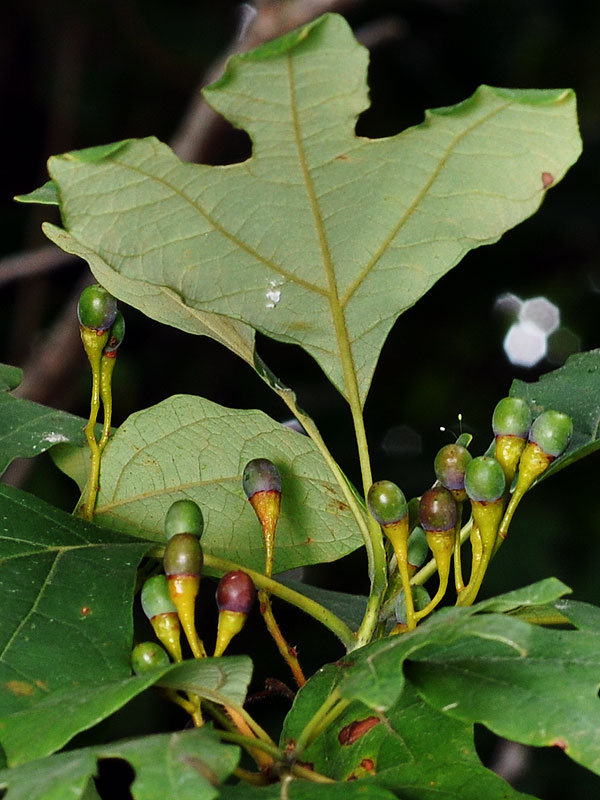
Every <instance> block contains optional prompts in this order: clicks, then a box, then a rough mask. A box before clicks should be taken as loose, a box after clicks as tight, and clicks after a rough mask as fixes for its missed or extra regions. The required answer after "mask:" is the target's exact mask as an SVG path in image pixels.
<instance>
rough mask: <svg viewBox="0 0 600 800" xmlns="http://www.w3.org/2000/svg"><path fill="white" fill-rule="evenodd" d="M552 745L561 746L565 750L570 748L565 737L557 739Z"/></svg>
mask: <svg viewBox="0 0 600 800" xmlns="http://www.w3.org/2000/svg"><path fill="white" fill-rule="evenodd" d="M551 746H552V747H559V748H560V749H561V750H564V751H565V752H566V751H567V750H568V748H569V745H568V744H567V743H566V742H565V740H564V739H555V740H554V741H553V742H551Z"/></svg>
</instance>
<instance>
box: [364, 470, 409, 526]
mask: <svg viewBox="0 0 600 800" xmlns="http://www.w3.org/2000/svg"><path fill="white" fill-rule="evenodd" d="M367 504H368V506H369V511H370V512H371V514H372V515H373V516H374V517H375V519H376V520H377V522H378V523H379V524H380V525H383V526H384V527H386V526H387V525H392V524H394V523H395V522H399V521H400V520H401V519H403V518H404V517H406V515H407V514H408V504H407V502H406V497H405V496H404V493H403V492H402V490H401V489H400V488H399V487H398V486H396V484H395V483H392V481H377V482H376V483H374V484H373V485H372V486H371V488H370V489H369V493H368V495H367Z"/></svg>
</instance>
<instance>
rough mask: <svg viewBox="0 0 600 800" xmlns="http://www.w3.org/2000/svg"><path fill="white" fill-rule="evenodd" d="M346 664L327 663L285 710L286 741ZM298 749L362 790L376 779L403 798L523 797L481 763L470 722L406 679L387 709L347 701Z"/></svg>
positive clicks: (288, 742) (467, 799)
mask: <svg viewBox="0 0 600 800" xmlns="http://www.w3.org/2000/svg"><path fill="white" fill-rule="evenodd" d="M349 669H351V667H350V666H349V663H348V660H347V659H344V660H343V661H341V662H339V663H338V664H332V665H327V666H326V667H324V668H323V669H322V670H319V672H318V673H317V674H316V675H315V676H314V677H313V678H312V679H311V680H310V681H309V682H308V683H307V684H306V686H305V687H303V689H302V690H301V691H300V692H299V693H298V695H297V697H296V700H295V702H294V705H293V708H292V710H291V711H290V713H289V714H288V716H287V718H286V721H285V727H284V730H283V733H282V745H285V746H289V747H293V745H294V742H295V741H296V740H297V739H298V737H299V735H300V734H301V732H302V730H303V728H304V727H305V725H306V724H307V723H308V722H309V721H310V719H311V718H312V716H313V715H314V714H315V712H316V711H318V709H319V707H320V705H321V704H322V703H323V702H324V701H325V700H326V699H327V697H328V696H329V694H330V693H331V691H332V690H333V689H334V687H335V686H336V684H338V683H340V681H343V676H344V673H346V672H347V671H348V670H349ZM301 757H302V760H303V761H305V762H308V763H310V764H312V765H313V766H314V769H315V770H317V772H324V773H325V774H327V775H329V776H330V777H332V778H335V779H336V780H338V781H352V782H353V783H354V782H355V783H356V784H359V785H362V786H363V791H364V792H365V793H367V792H369V791H370V789H374V788H375V787H377V788H378V789H386V790H389V791H391V792H393V793H394V795H393V796H395V797H402V798H403V800H439V798H444V800H450V799H451V798H452V799H454V800H479V798H481V797H485V798H486V800H524V799H525V798H526V797H529V795H524V794H521V793H520V792H517V791H515V790H513V789H511V788H510V786H508V784H506V783H505V781H503V780H502V779H501V778H499V777H498V776H497V775H495V774H494V773H493V772H491V771H490V770H488V769H486V768H485V767H484V766H483V765H482V764H481V762H480V760H479V758H478V756H477V753H476V752H475V747H474V744H473V727H472V725H470V724H465V723H463V722H459V721H457V720H455V719H452V718H451V717H449V716H448V715H447V714H443V713H441V712H440V711H437V710H434V709H433V708H431V707H430V706H429V705H428V704H427V703H425V702H424V701H423V700H422V699H421V698H420V697H419V695H418V694H417V692H416V690H415V689H414V688H413V687H412V686H411V685H410V684H409V685H407V686H406V687H405V689H404V691H403V692H402V694H401V696H400V698H399V699H398V700H397V701H396V702H395V703H394V704H393V706H391V707H390V708H389V709H388V711H387V712H386V713H383V712H378V713H376V714H374V713H373V711H372V709H370V708H369V707H368V706H366V705H364V704H363V703H360V702H353V703H351V704H350V705H349V706H348V708H346V709H345V711H344V712H343V713H342V714H341V715H340V716H339V717H338V718H337V719H336V720H335V722H334V723H333V724H331V725H330V726H328V727H327V729H326V730H325V732H324V733H323V734H322V735H320V736H319V737H318V738H317V739H316V740H315V741H314V742H313V743H312V745H310V746H309V747H308V748H307V750H306V751H305V752H304V753H302V756H301ZM367 796H369V795H367ZM317 797H318V795H317Z"/></svg>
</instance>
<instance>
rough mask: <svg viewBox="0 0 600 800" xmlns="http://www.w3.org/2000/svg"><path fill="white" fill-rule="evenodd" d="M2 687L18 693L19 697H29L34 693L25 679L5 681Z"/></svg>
mask: <svg viewBox="0 0 600 800" xmlns="http://www.w3.org/2000/svg"><path fill="white" fill-rule="evenodd" d="M4 688H5V689H8V691H9V692H12V693H13V694H17V695H19V697H31V695H32V694H34V693H35V689H34V688H33V686H32V685H31V684H30V683H27V681H7V683H5V684H4Z"/></svg>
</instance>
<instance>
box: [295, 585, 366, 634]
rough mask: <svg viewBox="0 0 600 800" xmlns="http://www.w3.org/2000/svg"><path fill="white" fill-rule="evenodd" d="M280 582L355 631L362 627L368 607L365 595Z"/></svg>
mask: <svg viewBox="0 0 600 800" xmlns="http://www.w3.org/2000/svg"><path fill="white" fill-rule="evenodd" d="M280 582H281V583H283V584H284V586H289V587H290V589H294V590H295V591H296V592H300V593H301V594H303V595H305V596H306V597H310V599H311V600H315V601H316V602H317V603H320V604H321V605H322V606H325V608H327V609H329V611H332V612H333V613H334V614H335V615H336V616H337V617H339V618H340V619H341V620H342V621H343V622H345V623H346V625H348V626H349V627H350V628H351V629H352V630H353V631H355V630H358V628H359V627H360V623H361V622H362V620H363V617H364V615H365V609H366V607H367V598H366V597H365V596H364V595H361V594H347V593H346V592H333V591H331V589H322V588H321V587H319V586H311V585H310V584H309V583H303V582H302V581H293V580H290V579H288V578H282V579H281V578H280Z"/></svg>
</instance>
